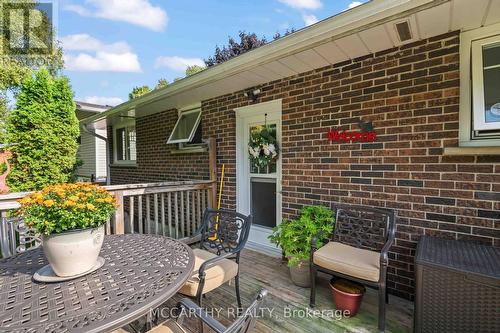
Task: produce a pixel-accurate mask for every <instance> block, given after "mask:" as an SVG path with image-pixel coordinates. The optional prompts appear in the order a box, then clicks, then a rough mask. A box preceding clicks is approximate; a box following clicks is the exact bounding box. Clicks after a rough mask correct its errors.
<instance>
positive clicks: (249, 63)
mask: <svg viewBox="0 0 500 333" xmlns="http://www.w3.org/2000/svg"><path fill="white" fill-rule="evenodd" d="M449 1H450V0H372V1H370V2H367V3H365V4H363V5H360V6H358V7H355V8H352V9H350V10H346V11H344V12H341V13H339V14H336V15H334V16H332V17H329V18H327V19H325V20H323V21H321V22H318V23H316V24H313V25H311V26H309V27H306V28H303V29H301V30H299V31H297V32H295V33H293V34H290V35H288V36H285V37H283V38H280V39H278V40H276V41H273V42H271V43H269V44H266V45H263V46H261V47H259V48H257V49H254V50H251V51H249V52H246V53H244V54H242V55H240V56H238V57H235V58H233V59H230V60H228V61H226V62H224V63H222V64H219V65H216V66H213V67H211V68H208V69H206V70H204V71H202V72H200V73H197V74H195V75H192V76H189V77H186V78H184V79H182V80H179V81H177V82H174V83H172V84H170V85H168V86H166V87H164V88H160V89H157V90H154V91H152V92H150V93H148V94H145V95H143V96H141V97H138V98H136V99H133V100H130V101H127V102H125V103H123V104H120V105H118V106H116V107H114V108H111V109H109V110H107V111H105V112H102V113H100V114H97V115H94V116H91V117H88V118H85V119H83V120H82V121H81V122H82V123H83V124H89V123H92V122H95V121H97V120H100V119H103V118H107V117H109V116H112V115H114V114H117V113H120V112H124V111H129V110H131V109H136V108H137V106H140V105H144V104H148V103H152V102H155V101H158V100H161V99H164V98H166V97H170V96H173V95H175V94H178V93H182V92H185V91H188V90H192V89H196V88H199V87H201V86H204V85H207V84H210V83H213V82H215V81H218V80H221V79H224V78H227V77H230V76H233V75H237V74H239V73H242V72H244V71H246V70H249V69H251V68H253V67H256V66H259V65H262V64H265V63H269V62H272V61H274V60H277V59H280V58H282V57H286V56H288V55H291V54H295V53H297V52H301V51H303V50H306V49H310V48H313V47H316V46H318V45H321V44H324V43H326V42H329V41H334V40H336V39H339V38H342V37H345V36H348V35H352V34H354V33H357V32H359V31H361V30H364V29H367V28H369V27H372V26H376V25H380V24H383V23H386V22H389V21H392V20H395V19H398V18H401V17H406V16H409V15H411V14H413V13H416V12H419V11H422V10H425V9H428V8H431V7H435V6H438V5H440V4H443V3H446V2H449Z"/></svg>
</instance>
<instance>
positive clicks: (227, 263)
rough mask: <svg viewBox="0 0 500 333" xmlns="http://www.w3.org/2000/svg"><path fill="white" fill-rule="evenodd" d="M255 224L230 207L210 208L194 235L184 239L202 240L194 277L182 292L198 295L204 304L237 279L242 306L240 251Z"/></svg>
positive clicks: (192, 295) (188, 242)
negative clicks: (208, 296) (208, 295)
mask: <svg viewBox="0 0 500 333" xmlns="http://www.w3.org/2000/svg"><path fill="white" fill-rule="evenodd" d="M251 224H252V216H251V215H249V216H245V215H243V214H240V213H237V212H235V211H231V210H226V209H219V210H217V209H207V210H206V211H205V213H204V214H203V221H202V225H201V226H200V228H199V229H198V231H197V232H196V233H195V234H194V235H193V236H192V237H191V238H185V239H183V241H184V242H185V243H187V244H194V243H196V242H199V248H195V249H194V250H193V252H194V254H195V264H194V272H193V276H192V277H191V278H190V279H189V280H188V281H187V282H186V284H185V285H184V286H183V287H182V288H181V290H180V291H179V293H181V294H183V295H186V296H191V297H194V298H195V299H196V301H197V303H198V305H199V306H201V305H202V296H203V295H204V294H206V293H208V292H209V291H211V290H214V289H216V288H218V287H220V286H221V285H222V284H224V283H226V282H228V281H230V280H231V279H232V278H234V279H235V287H236V300H237V302H238V307H239V308H240V309H241V297H240V281H239V277H240V269H239V262H240V253H241V250H243V248H244V247H245V244H246V242H247V239H248V235H249V233H250V226H251Z"/></svg>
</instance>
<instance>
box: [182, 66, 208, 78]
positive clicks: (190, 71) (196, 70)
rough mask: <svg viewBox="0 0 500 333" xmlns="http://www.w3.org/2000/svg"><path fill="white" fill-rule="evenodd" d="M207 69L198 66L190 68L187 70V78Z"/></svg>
mask: <svg viewBox="0 0 500 333" xmlns="http://www.w3.org/2000/svg"><path fill="white" fill-rule="evenodd" d="M205 68H206V67H202V66H198V65H192V66H188V67H187V68H186V76H191V75H194V74H196V73H199V72H201V71H202V70H204V69H205Z"/></svg>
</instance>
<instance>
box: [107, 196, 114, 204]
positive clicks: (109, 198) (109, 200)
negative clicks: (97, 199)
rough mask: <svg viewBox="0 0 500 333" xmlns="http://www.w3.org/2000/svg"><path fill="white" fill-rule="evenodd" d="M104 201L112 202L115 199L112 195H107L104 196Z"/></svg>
mask: <svg viewBox="0 0 500 333" xmlns="http://www.w3.org/2000/svg"><path fill="white" fill-rule="evenodd" d="M104 201H105V202H106V203H112V202H113V201H115V200H114V199H113V197H107V198H105V199H104Z"/></svg>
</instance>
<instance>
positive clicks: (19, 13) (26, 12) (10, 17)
mask: <svg viewBox="0 0 500 333" xmlns="http://www.w3.org/2000/svg"><path fill="white" fill-rule="evenodd" d="M0 13H1V14H0V27H1V34H2V36H1V39H0V53H1V54H2V55H9V56H39V55H50V54H52V53H53V47H54V42H53V41H54V30H55V29H54V28H55V27H54V22H55V19H54V18H55V15H54V14H55V8H54V3H53V2H49V1H40V0H38V1H36V2H34V1H16V0H7V1H2V2H1V3H0Z"/></svg>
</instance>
